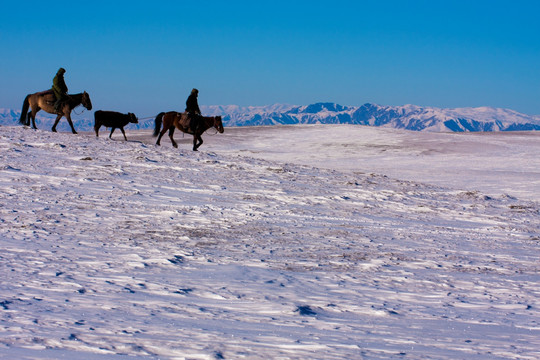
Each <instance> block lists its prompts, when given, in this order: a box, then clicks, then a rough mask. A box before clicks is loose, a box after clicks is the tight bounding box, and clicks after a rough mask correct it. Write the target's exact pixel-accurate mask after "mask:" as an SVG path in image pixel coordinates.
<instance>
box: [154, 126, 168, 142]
mask: <svg viewBox="0 0 540 360" xmlns="http://www.w3.org/2000/svg"><path fill="white" fill-rule="evenodd" d="M166 132H167V128H166V127H165V126H163V130H161V132H160V133H159V136H158V138H157V141H156V145H161V144H160V141H161V138H162V137H163V135H165V133H166Z"/></svg>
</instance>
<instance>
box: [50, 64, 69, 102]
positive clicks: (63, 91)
mask: <svg viewBox="0 0 540 360" xmlns="http://www.w3.org/2000/svg"><path fill="white" fill-rule="evenodd" d="M65 72H66V70H65V69H64V68H60V69H59V70H58V72H57V73H56V76H55V77H54V79H53V86H52V90H53V92H54V97H55V98H56V102H55V103H54V110H55V111H56V112H60V106H62V103H63V102H64V101H66V100H67V98H68V94H67V92H68V87H67V85H66V82H65V81H64V73H65Z"/></svg>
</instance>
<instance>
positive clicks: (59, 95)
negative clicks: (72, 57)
mask: <svg viewBox="0 0 540 360" xmlns="http://www.w3.org/2000/svg"><path fill="white" fill-rule="evenodd" d="M65 73H66V70H65V69H64V68H60V69H59V70H58V72H57V73H56V75H55V77H54V79H53V86H52V88H51V89H49V90H45V91H40V92H37V93H34V94H28V95H27V96H26V98H25V99H24V102H23V108H22V111H21V117H20V119H19V123H21V124H23V125H26V126H30V123H31V124H32V128H34V129H37V126H36V114H37V113H38V112H39V111H40V110H43V111H45V112H47V113H49V114H56V115H57V116H56V119H55V122H54V125H53V127H52V131H53V132H56V126H57V125H58V122H59V121H60V119H61V118H62V117H65V118H66V119H67V121H68V123H69V126H70V127H71V131H72V132H73V134H77V132H76V131H75V128H74V126H73V121H72V120H71V111H72V110H73V109H74V108H76V107H77V106H79V105H83V106H84V107H85V108H86V109H88V110H92V102H91V100H90V95H88V93H87V92H86V91H84V92H82V93H79V94H68V87H67V85H66V82H65V80H64V74H65ZM198 95H199V90H197V89H193V90H192V91H191V94H190V95H189V96H188V99H187V101H186V110H185V112H184V113H180V112H176V111H169V112H162V113H159V114H158V115H157V117H156V118H155V128H154V136H158V135H159V137H158V139H157V141H156V145H160V141H161V138H162V137H163V135H164V134H165V133H166V132H167V130H168V131H169V138H170V139H171V142H172V144H173V146H174V147H178V144H177V143H176V142H175V141H174V139H173V134H174V130H175V128H176V129H179V130H180V131H182V132H184V133H186V134H191V135H193V150H194V151H197V149H198V148H199V146H201V145H202V143H203V140H202V138H201V135H202V134H203V133H204V132H205V131H206V130H208V129H210V128H211V127H214V128H215V129H216V130H217V131H218V132H219V133H223V123H222V120H221V116H210V117H209V116H202V114H201V110H200V108H199V103H198V101H197V97H198ZM29 109H31V111H28V110H29ZM162 125H163V129H162V130H161V131H160V129H161V126H162Z"/></svg>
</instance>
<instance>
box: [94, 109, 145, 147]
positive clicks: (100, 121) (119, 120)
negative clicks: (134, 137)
mask: <svg viewBox="0 0 540 360" xmlns="http://www.w3.org/2000/svg"><path fill="white" fill-rule="evenodd" d="M129 123H134V124H137V123H139V120H138V119H137V117H136V116H135V114H132V113H127V115H126V114H122V113H119V112H116V111H103V110H98V111H96V112H95V113H94V130H95V131H96V136H99V134H98V132H99V128H100V127H101V126H102V125H103V126H105V127H110V128H112V129H111V133H110V135H109V139H110V138H111V136H112V134H113V132H114V130H115V129H116V128H119V129H120V130H122V134H124V139H125V140H126V141H127V137H126V133H125V132H124V126H126V125H127V124H129Z"/></svg>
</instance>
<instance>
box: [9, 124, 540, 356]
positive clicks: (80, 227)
mask: <svg viewBox="0 0 540 360" xmlns="http://www.w3.org/2000/svg"><path fill="white" fill-rule="evenodd" d="M211 134H212V131H209V134H206V135H204V136H203V138H204V140H205V143H204V144H203V146H202V147H201V151H200V152H198V153H195V152H192V151H191V150H190V148H191V146H190V144H189V142H190V141H191V140H190V139H188V138H187V137H186V138H185V139H184V140H182V141H180V142H179V143H180V148H179V149H174V148H173V147H172V146H171V145H170V142H169V140H168V139H167V138H164V139H163V140H162V146H161V147H156V146H154V145H153V143H154V141H155V139H153V138H151V137H150V136H149V131H148V130H145V131H143V130H140V131H131V132H129V131H128V132H127V136H128V139H129V140H130V141H128V142H124V141H120V140H119V139H121V134H120V133H119V132H118V133H116V134H115V135H114V136H113V138H114V139H116V140H115V141H111V140H109V139H107V136H106V135H107V132H103V134H102V136H101V137H100V138H99V139H96V138H95V137H94V136H93V135H92V134H81V135H71V134H68V133H51V132H49V131H46V130H38V131H33V130H30V129H28V128H23V127H0V189H1V192H0V273H1V274H2V277H1V280H0V358H5V359H14V358H16V359H35V358H40V359H56V358H66V359H116V358H118V359H120V358H126V355H130V356H132V357H130V358H151V359H158V358H160V359H183V358H187V359H239V358H247V359H258V358H261V359H308V358H309V359H363V358H365V359H379V358H400V359H538V358H540V273H539V263H538V259H539V258H540V221H539V220H540V197H539V195H538V193H539V190H540V185H539V184H540V183H539V180H540V176H539V175H540V144H539V143H540V141H539V140H540V134H538V133H534V132H533V133H489V134H434V133H411V132H404V131H396V130H389V129H380V128H366V127H361V126H298V127H262V128H228V129H226V130H225V133H224V134H218V135H216V136H210V135H211ZM181 137H182V136H181V135H180V134H178V133H177V134H176V138H177V140H180V139H181Z"/></svg>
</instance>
